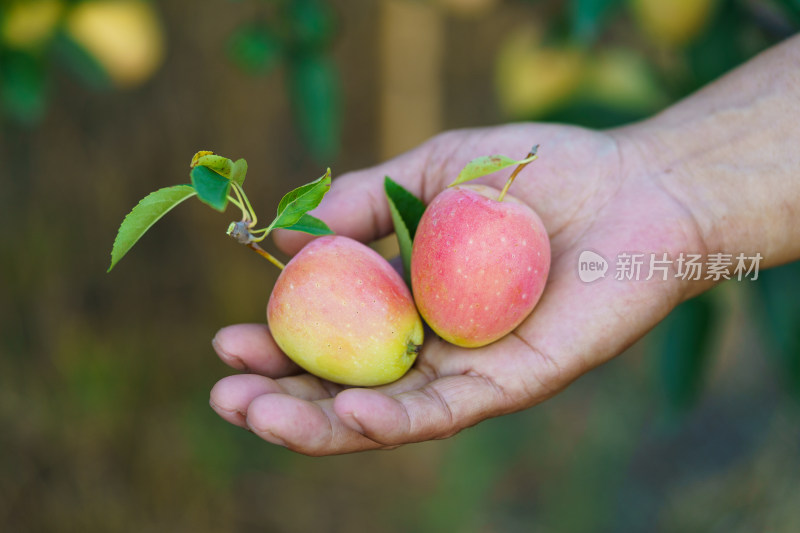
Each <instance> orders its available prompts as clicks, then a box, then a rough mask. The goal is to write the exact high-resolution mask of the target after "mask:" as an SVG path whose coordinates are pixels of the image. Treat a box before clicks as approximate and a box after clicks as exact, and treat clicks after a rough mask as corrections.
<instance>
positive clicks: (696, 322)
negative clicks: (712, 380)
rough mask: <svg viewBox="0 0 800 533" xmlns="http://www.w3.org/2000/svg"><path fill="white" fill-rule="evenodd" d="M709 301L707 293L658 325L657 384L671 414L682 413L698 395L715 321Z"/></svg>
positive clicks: (677, 310)
mask: <svg viewBox="0 0 800 533" xmlns="http://www.w3.org/2000/svg"><path fill="white" fill-rule="evenodd" d="M712 298H713V294H710V293H709V294H703V295H701V296H698V297H696V298H693V299H691V300H687V301H686V302H684V303H682V304H681V305H679V306H678V307H676V308H675V309H674V310H673V311H672V313H670V314H669V315H668V316H667V317H666V318H665V319H664V320H663V322H662V323H661V324H660V325H659V332H660V333H661V334H662V335H663V338H662V342H661V345H660V346H659V348H658V352H659V353H658V361H659V380H660V381H661V383H662V386H663V390H664V392H665V395H666V399H667V404H668V406H669V407H670V409H671V411H672V414H677V413H681V412H685V411H686V410H687V409H689V408H690V407H692V406H693V405H694V404H695V402H696V401H697V398H698V397H699V395H700V392H701V389H702V385H703V382H704V380H705V376H706V369H707V367H708V357H709V355H710V353H709V344H710V341H711V339H712V335H711V334H712V331H713V325H714V318H715V308H714V305H713V300H712Z"/></svg>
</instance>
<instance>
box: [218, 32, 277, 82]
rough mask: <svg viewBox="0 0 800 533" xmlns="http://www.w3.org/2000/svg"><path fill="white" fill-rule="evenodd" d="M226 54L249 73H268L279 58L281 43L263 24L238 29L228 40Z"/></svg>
mask: <svg viewBox="0 0 800 533" xmlns="http://www.w3.org/2000/svg"><path fill="white" fill-rule="evenodd" d="M228 55H229V56H230V58H231V60H232V61H233V62H234V63H235V64H236V65H237V66H238V67H239V68H240V69H242V70H243V71H245V72H246V73H248V74H250V75H259V74H268V73H269V72H270V71H272V70H273V69H274V68H275V66H276V65H277V64H278V62H279V61H280V58H281V45H280V42H279V41H278V39H277V38H276V36H275V35H273V32H272V30H271V29H270V28H269V27H267V26H265V25H264V24H254V25H251V26H246V27H243V28H240V29H238V30H237V31H236V32H235V33H234V34H233V35H232V36H231V38H230V40H229V41H228Z"/></svg>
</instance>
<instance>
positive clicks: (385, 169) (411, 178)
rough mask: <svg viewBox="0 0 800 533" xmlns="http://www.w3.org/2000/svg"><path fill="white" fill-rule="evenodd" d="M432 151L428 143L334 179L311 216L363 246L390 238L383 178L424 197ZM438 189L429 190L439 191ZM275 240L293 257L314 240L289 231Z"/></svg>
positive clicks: (306, 235) (281, 232)
mask: <svg viewBox="0 0 800 533" xmlns="http://www.w3.org/2000/svg"><path fill="white" fill-rule="evenodd" d="M430 151H431V143H430V142H428V143H425V144H422V145H420V146H419V147H417V148H415V149H413V150H411V151H410V152H406V153H404V154H402V155H399V156H397V157H396V158H394V159H391V160H389V161H387V162H385V163H383V164H380V165H377V166H374V167H371V168H368V169H364V170H359V171H355V172H348V173H347V174H344V175H342V176H341V177H339V178H336V179H334V180H333V183H332V185H331V190H330V191H329V192H328V193H327V194H326V195H325V198H324V199H323V200H322V202H321V203H320V205H319V206H318V207H317V208H316V209H314V210H312V211H310V212H309V214H311V215H313V216H315V217H317V218H319V219H321V220H322V221H324V222H325V223H326V224H328V226H330V228H331V229H332V230H333V231H334V233H336V234H337V235H345V236H347V237H351V238H353V239H356V240H358V241H361V242H371V241H373V240H375V239H378V238H381V237H383V236H385V235H388V234H389V233H391V232H392V217H391V213H390V211H389V204H388V203H387V200H386V197H385V194H384V190H383V182H384V177H385V176H389V177H390V178H392V179H393V180H394V181H396V182H397V183H399V184H401V185H402V186H403V187H405V188H406V189H408V190H409V191H411V192H412V193H413V194H415V195H416V196H418V197H421V196H422V195H423V193H424V192H425V189H426V187H425V184H424V183H423V181H424V180H425V179H427V178H429V176H426V172H425V166H426V164H427V162H428V154H429V153H430ZM437 185H438V184H437ZM437 185H432V186H430V187H428V189H429V190H433V189H437ZM423 201H425V198H423ZM273 237H274V239H275V244H276V245H277V246H278V248H280V249H281V250H282V251H283V252H286V253H287V254H290V255H294V254H295V253H297V252H298V251H300V249H301V248H302V247H303V246H305V245H306V244H307V243H308V242H309V241H310V240H312V239H313V238H314V237H313V236H311V235H308V234H307V233H301V232H299V231H287V230H277V231H275V233H274V234H273Z"/></svg>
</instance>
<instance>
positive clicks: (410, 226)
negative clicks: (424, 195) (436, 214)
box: [383, 176, 425, 287]
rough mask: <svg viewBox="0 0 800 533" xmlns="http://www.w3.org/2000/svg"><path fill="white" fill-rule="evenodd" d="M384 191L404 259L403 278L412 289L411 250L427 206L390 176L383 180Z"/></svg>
mask: <svg viewBox="0 0 800 533" xmlns="http://www.w3.org/2000/svg"><path fill="white" fill-rule="evenodd" d="M383 190H384V191H385V192H386V199H387V200H388V202H389V210H390V211H391V213H392V222H394V232H395V234H396V235H397V241H398V243H399V244H400V257H401V258H402V259H403V277H404V278H405V280H406V283H407V284H408V285H409V287H410V286H411V248H412V245H413V243H414V235H415V234H416V233H417V226H418V225H419V220H420V219H421V218H422V214H423V213H424V212H425V204H423V203H422V202H421V201H420V200H419V198H417V197H416V196H414V195H413V194H411V193H410V192H408V191H407V190H406V189H404V188H403V186H402V185H400V184H398V183H396V182H395V181H393V180H392V179H391V178H390V177H389V176H386V177H385V178H384V180H383Z"/></svg>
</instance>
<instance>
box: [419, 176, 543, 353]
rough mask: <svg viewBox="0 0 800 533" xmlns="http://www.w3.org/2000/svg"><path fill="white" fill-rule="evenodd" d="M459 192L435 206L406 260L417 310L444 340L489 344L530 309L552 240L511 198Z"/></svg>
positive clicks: (477, 190) (481, 189)
mask: <svg viewBox="0 0 800 533" xmlns="http://www.w3.org/2000/svg"><path fill="white" fill-rule="evenodd" d="M499 195H500V191H498V190H497V189H494V188H492V187H487V186H481V185H458V186H454V187H451V188H448V189H445V190H444V191H443V192H441V193H440V194H439V195H438V196H436V198H434V199H433V201H432V202H431V204H430V205H429V206H428V207H427V209H426V210H425V213H424V215H423V216H422V219H421V220H420V223H419V226H418V228H417V232H416V235H415V237H414V245H413V250H412V254H411V285H412V289H413V293H414V299H415V301H416V303H417V308H418V309H419V312H420V314H422V317H423V318H424V319H425V321H426V322H427V323H428V324H429V325H430V327H431V328H432V329H433V330H434V331H435V332H436V333H437V334H438V335H439V336H441V337H442V338H443V339H445V340H447V341H448V342H451V343H453V344H457V345H459V346H465V347H477V346H484V345H486V344H489V343H491V342H493V341H495V340H497V339H499V338H501V337H503V336H505V335H507V334H508V333H509V332H511V331H512V330H513V329H514V328H516V327H517V326H518V325H519V324H520V322H522V321H523V320H524V319H525V317H527V316H528V315H529V314H530V312H531V311H532V310H533V308H534V306H535V305H536V303H537V302H538V301H539V297H540V296H541V294H542V291H543V290H544V285H545V282H546V281H547V275H548V272H549V270H550V241H549V239H548V237H547V232H546V231H545V228H544V225H543V224H542V221H541V219H540V218H539V216H538V215H537V214H536V213H535V212H534V211H533V210H532V209H531V208H530V207H528V206H527V205H526V204H523V203H522V202H520V201H518V200H517V199H515V198H513V197H512V196H510V195H506V196H505V198H504V199H503V200H502V201H498V200H497V198H498V197H499Z"/></svg>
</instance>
